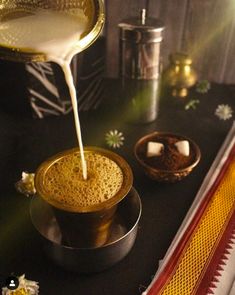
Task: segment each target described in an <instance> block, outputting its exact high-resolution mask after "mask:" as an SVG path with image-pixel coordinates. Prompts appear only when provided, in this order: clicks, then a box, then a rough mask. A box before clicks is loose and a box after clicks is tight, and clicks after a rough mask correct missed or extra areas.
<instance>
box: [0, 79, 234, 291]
mask: <svg viewBox="0 0 235 295" xmlns="http://www.w3.org/2000/svg"><path fill="white" fill-rule="evenodd" d="M107 88H108V89H109V91H108V92H107V94H106V97H105V100H104V103H103V105H102V106H100V108H99V109H98V110H97V111H92V112H87V113H81V125H82V132H83V137H84V143H85V145H96V146H103V147H105V143H104V134H105V132H107V131H108V130H110V129H118V130H120V131H123V132H124V136H125V138H126V140H125V144H124V146H123V148H121V149H120V150H117V152H118V153H119V154H121V155H122V156H123V157H125V158H126V159H127V161H128V162H129V164H130V165H131V167H132V169H133V173H134V186H135V188H136V189H137V190H138V192H139V194H140V196H141V199H142V204H143V214H142V217H141V221H140V224H139V229H138V235H137V240H136V243H135V245H134V247H133V249H132V250H131V252H130V253H129V255H128V256H127V257H126V258H125V259H124V260H122V261H121V262H120V263H118V264H117V265H115V266H113V267H112V268H110V269H108V270H106V271H104V272H101V273H96V274H91V275H80V274H77V273H71V272H66V271H64V270H63V269H61V268H58V267H57V266H55V265H54V264H53V263H52V262H51V261H49V260H48V259H47V258H46V256H45V254H44V252H43V249H42V244H41V243H40V241H41V240H40V238H39V235H38V233H37V232H36V230H35V229H34V228H33V226H32V223H31V220H30V216H29V205H30V199H28V198H25V197H24V196H21V195H20V194H18V193H16V191H15V189H14V182H15V181H16V180H17V179H19V177H20V174H21V172H22V171H23V170H26V171H35V169H36V168H37V166H38V165H39V164H40V163H41V162H42V161H43V160H45V159H46V158H47V157H49V156H51V155H53V154H55V153H56V152H58V151H61V150H64V149H67V148H71V147H74V146H76V137H75V131H74V125H73V117H72V114H70V115H67V116H60V117H48V118H46V119H43V120H33V119H31V118H25V117H24V116H20V114H19V115H18V117H17V116H16V115H15V114H14V115H12V114H7V113H6V112H3V111H0V161H1V162H0V163H1V164H0V262H1V263H0V274H1V275H2V276H3V277H6V276H8V275H9V274H11V273H14V274H15V275H21V274H23V273H25V275H26V277H27V278H28V279H32V280H36V281H38V282H39V285H40V290H41V292H40V294H42V295H52V294H57V295H64V294H71V295H77V294H79V295H87V294H89V295H97V294H102V295H110V294H112V295H133V294H136V295H138V294H140V289H141V290H143V287H142V286H147V285H148V284H149V283H150V281H151V278H152V276H153V275H154V273H155V272H156V270H157V267H158V262H159V260H160V259H162V258H163V257H164V254H165V252H166V251H167V249H168V247H169V245H170V243H171V241H172V239H173V237H174V235H175V234H176V232H177V229H178V228H179V226H180V224H181V222H182V220H183V218H184V216H185V214H186V213H187V211H188V209H189V207H190V205H191V204H192V202H193V200H194V197H195V195H196V193H197V191H198V189H199V187H200V185H201V183H202V181H203V179H204V177H205V175H206V173H207V171H208V169H209V167H210V165H211V163H212V162H213V160H214V158H215V156H216V154H217V152H218V150H219V148H220V146H221V144H222V143H223V141H224V139H225V137H226V134H227V132H228V131H229V129H230V127H231V125H232V119H230V120H228V121H221V120H219V119H218V118H217V117H216V116H215V115H214V112H215V109H216V107H217V105H218V104H230V105H231V107H232V108H233V109H235V87H232V86H231V87H230V86H224V85H218V84H213V85H212V88H211V90H210V91H209V92H208V93H207V94H204V95H202V94H198V93H196V92H195V91H194V90H192V91H191V92H190V97H189V98H187V99H186V100H177V99H176V98H172V97H171V96H170V95H169V94H168V93H167V92H165V93H164V94H163V95H162V96H161V101H160V113H159V116H158V119H157V120H156V121H155V122H153V123H150V124H147V125H128V124H125V123H124V116H123V112H122V111H121V109H120V105H119V98H120V93H119V84H118V82H117V81H108V82H107ZM190 98H194V99H195V98H197V99H199V100H200V104H199V105H198V107H197V109H196V110H188V111H185V109H184V106H185V103H186V102H187V101H188V100H189V99H190ZM154 130H157V131H170V132H176V133H179V134H182V135H186V136H189V137H190V138H191V139H193V140H194V141H195V142H196V143H197V144H198V145H199V147H200V149H201V153H202V159H201V162H200V164H199V165H198V167H197V168H196V169H195V170H194V171H193V172H192V174H191V175H189V176H188V177H187V178H185V179H184V180H182V181H181V182H178V183H175V184H159V183H157V182H154V181H152V180H150V179H148V178H147V177H146V176H145V175H144V173H143V171H142V169H141V168H140V166H139V165H138V163H137V162H136V160H135V158H134V155H133V146H134V144H135V142H136V141H137V140H138V139H139V138H140V137H141V136H142V135H144V134H146V133H149V132H151V131H154Z"/></svg>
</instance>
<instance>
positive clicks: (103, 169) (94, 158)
mask: <svg viewBox="0 0 235 295" xmlns="http://www.w3.org/2000/svg"><path fill="white" fill-rule="evenodd" d="M85 158H86V162H87V171H88V178H87V180H84V178H83V175H82V165H81V157H80V154H79V153H75V154H70V155H66V156H64V157H62V158H60V159H59V160H57V161H56V162H54V163H53V164H52V165H51V166H50V167H49V169H48V170H47V172H46V174H45V176H44V181H43V186H44V189H45V192H46V195H47V196H46V198H47V201H48V202H49V203H51V204H54V205H55V206H56V204H57V206H58V204H59V207H60V208H64V209H66V208H68V207H73V208H76V207H87V206H92V205H97V204H100V203H102V202H105V201H107V200H109V199H111V198H112V197H113V196H114V195H115V194H116V193H117V192H118V191H119V190H120V188H121V186H122V183H123V173H122V170H121V168H120V167H119V166H118V165H117V164H116V163H115V162H114V161H113V160H111V159H109V158H107V157H105V156H103V155H100V154H95V153H87V154H85ZM57 206H56V207H57Z"/></svg>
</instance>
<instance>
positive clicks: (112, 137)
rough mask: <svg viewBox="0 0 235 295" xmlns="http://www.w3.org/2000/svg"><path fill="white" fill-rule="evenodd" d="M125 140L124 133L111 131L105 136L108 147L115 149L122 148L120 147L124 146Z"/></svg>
mask: <svg viewBox="0 0 235 295" xmlns="http://www.w3.org/2000/svg"><path fill="white" fill-rule="evenodd" d="M124 139H125V138H124V136H123V133H122V132H119V131H118V130H110V131H109V132H107V133H106V134H105V141H106V143H107V145H108V146H109V147H112V148H114V149H116V148H120V146H121V145H123V141H124Z"/></svg>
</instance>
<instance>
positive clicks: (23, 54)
mask: <svg viewBox="0 0 235 295" xmlns="http://www.w3.org/2000/svg"><path fill="white" fill-rule="evenodd" d="M96 2H97V3H98V8H99V12H98V13H96V15H97V17H96V20H95V23H94V26H93V27H92V29H91V31H90V32H89V33H88V35H87V36H86V37H85V38H86V39H89V36H94V37H93V38H92V41H91V42H89V43H88V44H86V45H85V46H84V47H83V48H82V50H85V49H86V48H87V47H89V46H90V45H91V44H92V43H94V42H95V40H96V39H97V38H98V36H99V35H100V33H101V31H102V29H103V25H104V20H105V12H104V4H103V0H96ZM52 10H53V9H52ZM94 33H95V34H94ZM78 41H79V40H78ZM76 46H77V45H75V48H76ZM0 56H1V59H6V60H11V61H19V62H47V61H48V59H47V56H46V55H45V54H44V53H42V52H38V51H36V50H33V49H32V48H23V47H22V48H17V47H13V46H6V45H2V44H0Z"/></svg>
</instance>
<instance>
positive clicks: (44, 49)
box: [0, 9, 91, 179]
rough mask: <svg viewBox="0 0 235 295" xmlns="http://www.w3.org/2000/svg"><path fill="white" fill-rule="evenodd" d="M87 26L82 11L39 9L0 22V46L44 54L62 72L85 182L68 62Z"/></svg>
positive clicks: (85, 171)
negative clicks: (71, 110) (71, 111)
mask: <svg viewBox="0 0 235 295" xmlns="http://www.w3.org/2000/svg"><path fill="white" fill-rule="evenodd" d="M90 25H91V22H90V20H89V19H88V18H87V17H86V16H85V14H84V12H83V11H82V10H81V9H78V10H77V11H76V15H72V16H71V15H70V14H68V13H64V12H59V11H51V10H38V11H36V12H35V13H34V14H27V15H25V16H23V17H18V18H13V19H10V20H7V21H5V22H1V23H0V44H1V45H4V46H6V47H13V48H16V49H20V50H27V51H31V52H38V53H43V54H44V55H45V56H46V60H48V61H52V62H55V63H57V64H58V65H59V66H60V67H61V68H62V69H63V72H64V75H65V80H66V83H67V85H68V88H69V92H70V96H71V102H72V107H73V113H74V121H75V128H76V134H77V139H78V145H79V149H80V154H81V163H82V172H83V178H84V179H87V164H86V160H85V157H84V148H83V142H82V135H81V126H80V120H79V115H78V106H77V95H76V88H75V85H74V81H73V76H72V72H71V69H70V63H71V60H72V58H73V56H74V55H75V54H77V53H79V52H80V51H81V50H82V45H83V43H82V42H84V39H85V38H86V35H87V32H88V31H89V29H90ZM83 37H84V38H83Z"/></svg>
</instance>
